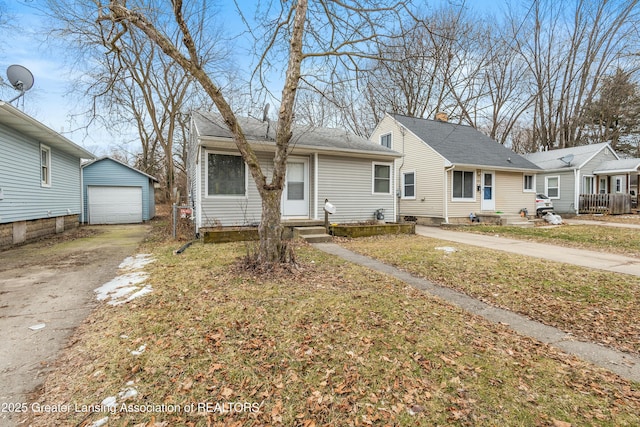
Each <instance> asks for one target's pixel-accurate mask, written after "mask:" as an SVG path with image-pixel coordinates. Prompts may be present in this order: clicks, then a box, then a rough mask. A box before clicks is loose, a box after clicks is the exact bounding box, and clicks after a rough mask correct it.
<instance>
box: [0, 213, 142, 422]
mask: <svg viewBox="0 0 640 427" xmlns="http://www.w3.org/2000/svg"><path fill="white" fill-rule="evenodd" d="M149 230H150V227H149V226H146V225H114V226H95V227H94V226H89V227H82V228H80V229H78V230H73V231H70V232H67V233H64V234H62V235H60V236H56V237H54V238H52V239H50V240H45V241H41V242H38V243H33V244H29V245H25V246H21V247H19V248H15V249H10V250H7V251H3V252H0V331H2V334H1V336H0V384H1V385H2V386H1V387H0V404H1V405H2V411H0V426H2V427H5V426H12V425H14V424H13V423H12V422H11V420H10V416H11V411H10V409H12V404H16V403H19V404H22V403H27V402H28V394H29V393H30V392H32V391H34V390H35V389H37V387H38V386H40V385H41V383H42V381H43V380H44V378H45V376H46V374H47V372H48V370H49V369H50V367H51V366H52V364H53V362H54V361H55V360H56V358H57V354H58V352H59V351H60V350H61V349H62V348H63V347H64V346H65V345H66V343H67V340H68V339H69V337H70V335H71V333H72V332H73V330H74V329H75V328H76V327H77V326H78V325H79V324H80V323H81V322H82V321H83V320H84V319H85V318H86V317H87V315H88V314H89V313H90V312H91V310H92V309H93V308H94V307H95V305H96V296H95V293H94V289H95V288H97V287H99V286H100V285H102V284H104V283H105V282H108V281H109V280H111V279H112V278H113V277H115V276H116V273H117V271H118V265H119V264H120V263H121V262H122V260H123V259H124V258H126V257H127V256H130V255H134V254H135V253H136V249H137V247H138V245H139V244H140V242H141V241H142V240H143V239H144V237H145V236H146V234H147V233H148V232H149ZM75 237H77V238H75ZM14 409H15V408H14ZM16 418H17V417H16Z"/></svg>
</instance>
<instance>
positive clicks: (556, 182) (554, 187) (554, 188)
mask: <svg viewBox="0 0 640 427" xmlns="http://www.w3.org/2000/svg"><path fill="white" fill-rule="evenodd" d="M544 190H545V194H546V195H547V197H549V198H550V199H559V198H560V177H559V176H547V177H545V179H544Z"/></svg>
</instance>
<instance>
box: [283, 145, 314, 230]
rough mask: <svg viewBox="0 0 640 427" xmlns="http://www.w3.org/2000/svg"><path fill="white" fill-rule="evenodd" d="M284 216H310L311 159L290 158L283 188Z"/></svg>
mask: <svg viewBox="0 0 640 427" xmlns="http://www.w3.org/2000/svg"><path fill="white" fill-rule="evenodd" d="M282 216H283V217H289V218H291V217H293V218H308V217H309V160H308V159H302V158H300V159H298V158H291V157H290V158H289V161H288V162H287V175H286V177H285V184H284V189H283V190H282Z"/></svg>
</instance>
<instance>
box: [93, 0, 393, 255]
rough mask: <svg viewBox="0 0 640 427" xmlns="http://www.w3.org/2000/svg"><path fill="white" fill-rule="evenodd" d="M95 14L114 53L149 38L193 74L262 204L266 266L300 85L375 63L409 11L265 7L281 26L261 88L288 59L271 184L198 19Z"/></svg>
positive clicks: (354, 5) (176, 6) (264, 58)
mask: <svg viewBox="0 0 640 427" xmlns="http://www.w3.org/2000/svg"><path fill="white" fill-rule="evenodd" d="M194 3H198V2H194ZM96 6H97V7H98V22H99V23H100V24H101V25H102V27H103V30H102V33H103V34H109V35H111V36H110V41H111V44H113V45H117V43H118V40H119V38H120V37H122V35H123V34H126V33H129V32H133V31H138V32H140V33H142V34H144V35H145V36H146V37H148V38H149V39H150V40H151V41H153V42H154V43H155V44H156V45H157V46H158V47H159V48H160V49H161V50H162V51H163V52H164V53H165V54H166V55H167V56H168V57H170V58H171V59H172V60H173V61H175V62H176V63H177V64H178V65H179V66H180V67H182V68H183V69H184V70H185V71H186V72H188V73H189V74H190V75H191V76H192V77H193V78H194V79H195V80H196V81H197V82H198V83H199V84H200V85H201V87H202V89H203V90H204V91H205V92H206V93H207V95H208V96H209V98H210V99H211V100H212V101H213V103H214V104H215V106H216V108H217V109H218V111H219V112H220V114H221V116H222V118H223V120H224V122H225V123H226V125H227V127H228V128H229V130H230V131H231V133H232V134H233V138H234V141H235V143H236V146H237V148H238V150H239V151H240V153H241V155H242V157H243V159H244V160H245V162H246V163H247V165H248V167H249V170H250V172H251V176H252V177H253V180H254V181H255V183H256V187H257V189H258V192H259V193H260V197H261V198H262V216H261V221H260V226H259V234H260V245H259V252H258V261H259V262H261V263H263V264H267V265H273V264H274V263H277V262H280V261H281V260H282V254H283V245H282V224H281V221H280V200H281V194H282V187H283V182H284V176H285V171H286V161H287V156H288V155H289V152H290V150H291V148H290V145H289V144H290V141H291V136H292V125H293V116H294V107H295V101H296V93H297V89H298V85H299V83H300V81H301V80H303V79H304V80H306V81H308V82H310V83H311V84H313V80H314V76H315V80H322V79H323V78H324V76H319V75H318V73H317V70H318V69H324V70H327V73H329V74H328V76H327V78H328V79H329V78H330V74H331V70H337V69H339V68H340V67H344V66H349V65H350V64H353V63H354V61H357V59H356V58H358V57H367V56H371V55H372V53H370V52H369V51H368V44H369V42H373V41H375V40H377V39H380V38H382V37H384V33H385V28H387V26H389V25H390V23H391V24H392V21H390V19H391V18H393V17H394V16H395V15H396V14H397V13H398V11H399V10H400V9H401V8H402V7H403V6H404V4H403V2H398V3H396V4H393V5H391V6H384V7H381V6H378V4H377V2H376V1H364V0H363V1H355V2H350V3H342V2H330V1H312V2H309V1H308V0H298V1H294V2H284V1H283V2H281V3H280V2H270V3H269V4H268V5H267V6H268V7H269V8H270V12H271V16H276V18H275V19H273V20H272V21H271V22H270V24H269V25H268V30H269V31H265V32H264V34H263V38H261V40H263V41H264V48H263V49H262V53H261V54H260V57H259V60H258V67H257V72H256V73H257V74H256V75H257V76H258V78H259V80H260V81H261V82H264V78H265V74H264V72H265V71H268V70H271V69H272V67H273V66H274V65H276V64H277V63H278V62H277V61H278V60H282V59H284V58H286V68H285V69H284V83H283V87H282V91H281V95H280V108H279V111H278V127H277V130H276V149H275V155H274V159H273V167H272V169H271V178H270V179H269V178H268V177H267V174H266V173H265V171H263V170H262V167H261V165H260V163H259V161H258V158H257V156H256V154H255V152H254V150H253V149H252V147H251V146H250V145H249V143H248V142H247V139H246V137H245V135H244V132H243V130H242V128H241V126H240V125H239V124H238V120H237V119H236V114H235V112H234V111H233V109H232V108H231V105H230V103H229V100H228V98H227V96H226V95H225V93H224V92H223V90H222V89H221V84H220V83H219V82H217V81H216V76H215V74H213V73H209V72H208V71H207V69H206V68H205V67H204V64H203V62H202V58H201V56H200V54H201V52H200V51H199V46H198V44H197V43H196V39H195V37H196V36H197V33H195V32H194V28H193V26H192V25H193V21H194V19H197V18H196V17H195V16H191V15H189V14H186V13H185V9H184V5H183V1H182V0H174V1H172V10H171V15H172V16H171V21H170V22H169V20H165V21H154V15H153V14H152V13H150V12H151V11H150V10H149V7H148V3H147V2H131V1H129V2H128V4H127V3H125V1H117V0H113V1H111V2H109V3H102V2H96ZM274 13H275V15H274ZM175 28H178V29H179V33H180V36H179V38H175V37H172V34H173V29H175ZM175 40H180V42H178V43H176V42H175ZM303 63H305V67H303ZM318 67H322V68H318ZM311 70H313V73H312V72H311ZM305 71H306V72H305Z"/></svg>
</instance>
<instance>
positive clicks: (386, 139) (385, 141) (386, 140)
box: [380, 133, 391, 148]
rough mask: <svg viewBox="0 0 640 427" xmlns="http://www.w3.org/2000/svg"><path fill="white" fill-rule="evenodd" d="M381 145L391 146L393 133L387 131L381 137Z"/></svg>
mask: <svg viewBox="0 0 640 427" xmlns="http://www.w3.org/2000/svg"><path fill="white" fill-rule="evenodd" d="M380 145H382V146H383V147H387V148H391V134H390V133H387V134H384V135H382V136H381V137H380Z"/></svg>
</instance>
